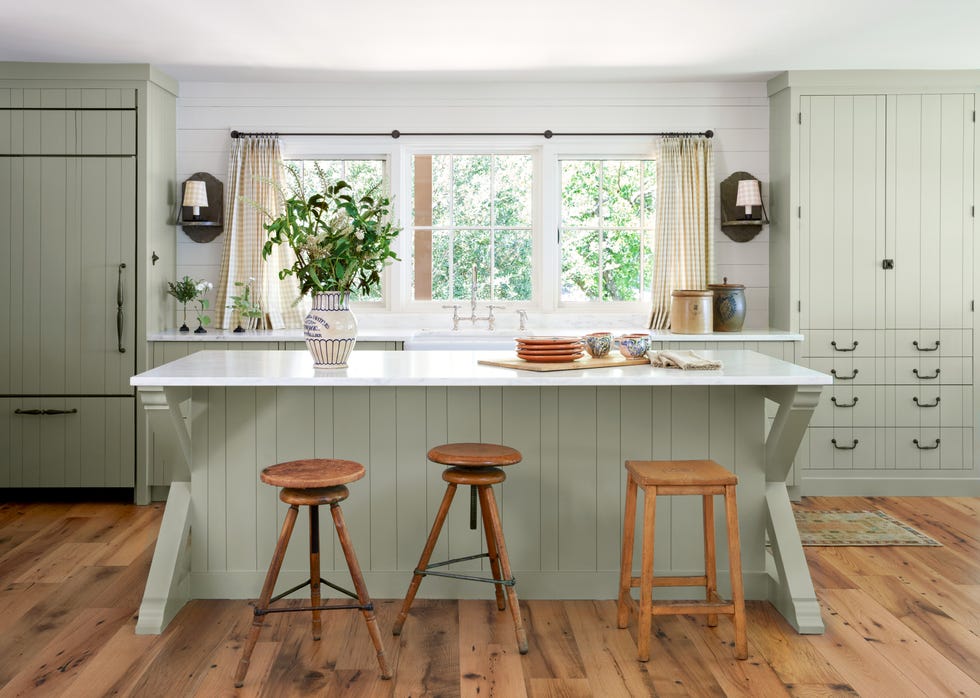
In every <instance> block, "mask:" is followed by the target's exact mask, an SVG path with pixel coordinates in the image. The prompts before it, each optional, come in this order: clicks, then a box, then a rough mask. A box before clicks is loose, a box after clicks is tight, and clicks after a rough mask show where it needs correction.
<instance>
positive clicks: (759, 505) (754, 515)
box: [719, 386, 766, 573]
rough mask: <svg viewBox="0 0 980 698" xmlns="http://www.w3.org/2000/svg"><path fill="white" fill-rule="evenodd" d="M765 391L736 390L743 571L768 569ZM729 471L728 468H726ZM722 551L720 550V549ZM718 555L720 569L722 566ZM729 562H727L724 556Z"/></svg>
mask: <svg viewBox="0 0 980 698" xmlns="http://www.w3.org/2000/svg"><path fill="white" fill-rule="evenodd" d="M761 393H762V390H761V389H760V388H756V387H752V386H739V387H737V388H735V406H734V407H735V411H734V436H735V454H734V456H735V457H734V462H733V464H732V466H731V467H730V468H729V469H730V470H733V471H734V472H735V474H736V475H738V483H739V484H738V490H737V497H738V520H739V528H740V531H741V541H742V543H741V547H742V571H743V573H744V572H745V570H760V569H765V567H766V565H765V547H764V545H763V542H764V541H765V535H764V533H763V531H764V530H765V520H766V505H765V469H764V467H765V466H764V463H762V462H760V458H761V457H762V454H763V453H764V448H765V437H764V433H763V429H764V427H763V420H764V417H765V412H764V407H763V400H762V399H761V398H762V394H761ZM726 467H729V466H727V465H726ZM719 550H721V548H719ZM721 559H722V558H721V555H719V565H720V564H721ZM724 559H725V560H726V561H727V559H728V556H727V553H726V554H725V558H724Z"/></svg>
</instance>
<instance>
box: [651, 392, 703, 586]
mask: <svg viewBox="0 0 980 698" xmlns="http://www.w3.org/2000/svg"><path fill="white" fill-rule="evenodd" d="M670 401H671V407H672V408H673V409H672V410H671V432H670V436H671V458H672V459H676V460H687V459H700V458H705V457H707V455H708V449H709V447H710V429H711V424H710V421H707V423H706V419H705V405H708V406H709V414H708V419H709V420H710V404H711V403H710V389H709V388H707V387H691V388H684V389H677V388H673V389H671V396H670ZM669 499H670V502H671V510H670V529H669V530H670V539H671V540H672V541H675V542H676V541H677V537H678V535H679V532H680V531H686V532H688V538H689V539H693V540H694V541H696V542H695V543H694V544H693V545H674V546H673V547H672V548H671V551H670V562H669V565H670V568H671V569H674V570H691V571H693V570H698V569H701V568H702V567H703V563H702V561H703V559H704V553H703V550H702V549H701V547H700V546H701V545H702V542H701V541H702V539H701V537H700V536H699V535H697V534H694V535H691V532H692V531H700V530H701V528H702V520H701V506H700V504H701V503H700V501H699V498H698V497H676V496H674V497H670V498H669ZM658 508H659V507H658ZM658 523H659V522H658Z"/></svg>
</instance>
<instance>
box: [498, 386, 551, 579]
mask: <svg viewBox="0 0 980 698" xmlns="http://www.w3.org/2000/svg"><path fill="white" fill-rule="evenodd" d="M501 400H502V441H503V443H505V444H507V445H508V446H511V447H513V448H516V449H517V450H518V451H520V452H521V455H522V456H523V458H524V459H523V460H522V461H521V462H520V463H519V464H517V465H515V466H511V467H509V468H507V480H506V481H505V482H504V484H503V486H502V487H501V488H500V489H502V490H503V496H502V497H500V503H499V505H500V509H501V516H502V518H503V527H504V538H505V540H506V541H507V553H508V555H510V564H511V567H512V568H513V569H514V570H515V571H516V570H537V569H541V547H542V544H543V537H542V526H541V523H542V522H541V504H542V502H541V492H542V482H541V479H542V467H541V466H542V464H541V457H542V449H541V439H542V430H541V420H542V414H541V389H540V388H508V389H506V390H503V391H502V395H501Z"/></svg>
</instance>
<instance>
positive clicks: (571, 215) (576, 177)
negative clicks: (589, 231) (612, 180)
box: [561, 160, 599, 228]
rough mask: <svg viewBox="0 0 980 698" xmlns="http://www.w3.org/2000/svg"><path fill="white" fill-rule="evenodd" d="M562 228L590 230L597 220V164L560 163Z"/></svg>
mask: <svg viewBox="0 0 980 698" xmlns="http://www.w3.org/2000/svg"><path fill="white" fill-rule="evenodd" d="M561 212H562V217H561V224H562V225H563V226H565V227H568V228H582V227H590V226H594V225H595V224H596V219H597V218H598V216H599V161H598V160H563V161H562V163H561Z"/></svg>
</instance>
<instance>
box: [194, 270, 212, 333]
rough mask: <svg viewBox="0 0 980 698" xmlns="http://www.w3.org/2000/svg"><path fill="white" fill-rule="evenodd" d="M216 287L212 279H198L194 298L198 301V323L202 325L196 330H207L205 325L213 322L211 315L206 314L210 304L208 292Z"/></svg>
mask: <svg viewBox="0 0 980 698" xmlns="http://www.w3.org/2000/svg"><path fill="white" fill-rule="evenodd" d="M212 288H214V284H212V283H211V282H210V281H198V282H197V284H196V285H195V286H194V291H195V294H194V300H195V301H196V302H197V308H198V312H197V324H198V325H200V327H198V328H197V329H196V330H194V331H195V332H206V331H207V330H205V329H204V326H205V325H210V324H211V316H210V315H207V314H206V311H207V309H208V307H209V305H210V303H209V302H208V299H207V294H208V292H209V291H210V290H211V289H212Z"/></svg>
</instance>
